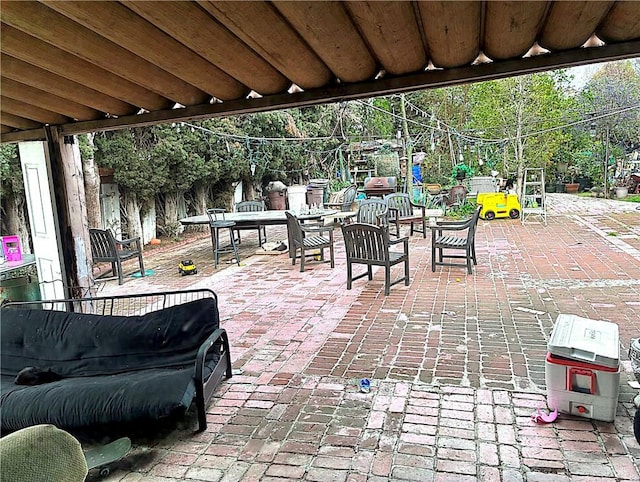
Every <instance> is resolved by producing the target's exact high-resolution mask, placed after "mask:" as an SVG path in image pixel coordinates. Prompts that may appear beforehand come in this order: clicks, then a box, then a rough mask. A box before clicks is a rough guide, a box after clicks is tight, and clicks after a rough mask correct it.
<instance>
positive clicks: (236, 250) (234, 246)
mask: <svg viewBox="0 0 640 482" xmlns="http://www.w3.org/2000/svg"><path fill="white" fill-rule="evenodd" d="M229 237H230V238H231V248H232V249H233V254H234V256H235V257H236V263H238V266H240V255H239V254H238V247H237V246H236V238H235V237H234V236H233V229H230V230H229ZM238 239H240V231H238Z"/></svg>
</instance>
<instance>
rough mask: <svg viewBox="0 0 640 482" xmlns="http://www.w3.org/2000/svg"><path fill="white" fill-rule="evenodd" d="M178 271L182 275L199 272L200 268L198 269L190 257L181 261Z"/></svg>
mask: <svg viewBox="0 0 640 482" xmlns="http://www.w3.org/2000/svg"><path fill="white" fill-rule="evenodd" d="M178 273H180V274H181V275H182V276H184V275H186V274H198V270H197V269H196V265H195V264H194V263H193V261H191V260H190V259H183V260H182V261H180V264H179V265H178Z"/></svg>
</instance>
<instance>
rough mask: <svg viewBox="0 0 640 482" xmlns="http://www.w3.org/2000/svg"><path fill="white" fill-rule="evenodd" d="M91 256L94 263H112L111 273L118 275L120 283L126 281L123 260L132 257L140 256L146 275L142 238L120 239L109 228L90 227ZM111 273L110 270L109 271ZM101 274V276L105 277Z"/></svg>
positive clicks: (139, 261)
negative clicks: (123, 272)
mask: <svg viewBox="0 0 640 482" xmlns="http://www.w3.org/2000/svg"><path fill="white" fill-rule="evenodd" d="M89 242H90V244H91V257H92V259H93V264H96V263H111V271H110V272H111V273H112V274H113V276H114V277H116V276H117V277H118V284H122V283H124V279H123V274H122V262H123V261H126V260H127V259H131V258H136V257H137V258H138V264H139V265H140V274H141V276H144V275H145V272H144V261H143V259H142V243H141V242H140V238H139V237H138V238H130V239H123V240H118V239H116V238H115V236H114V235H113V233H112V232H111V230H109V229H97V228H90V229H89ZM107 273H109V272H107ZM103 276H104V275H103ZM103 276H101V278H102V277H103Z"/></svg>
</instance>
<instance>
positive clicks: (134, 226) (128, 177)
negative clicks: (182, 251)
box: [94, 127, 168, 237]
mask: <svg viewBox="0 0 640 482" xmlns="http://www.w3.org/2000/svg"><path fill="white" fill-rule="evenodd" d="M94 142H95V145H96V147H97V150H96V156H95V158H96V162H98V165H100V166H101V167H110V168H113V169H114V179H115V181H116V183H117V184H118V185H119V186H120V187H121V188H123V191H124V192H123V198H124V204H125V212H126V217H127V235H128V237H136V236H141V237H142V235H143V232H142V222H141V206H144V205H145V203H147V202H148V201H149V200H153V199H154V196H155V195H156V194H157V193H158V192H159V190H160V188H161V187H162V186H163V185H164V184H165V182H166V178H167V172H168V169H167V165H166V162H165V163H163V160H162V159H160V160H154V159H152V157H151V153H150V151H151V148H152V147H153V135H152V131H151V129H149V128H145V127H140V128H135V129H123V130H119V131H114V132H102V133H98V134H96V136H95V139H94Z"/></svg>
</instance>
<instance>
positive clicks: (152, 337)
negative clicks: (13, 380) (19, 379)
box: [0, 298, 219, 377]
mask: <svg viewBox="0 0 640 482" xmlns="http://www.w3.org/2000/svg"><path fill="white" fill-rule="evenodd" d="M218 324H219V315H218V307H217V303H216V300H215V299H213V298H206V299H201V300H197V301H192V302H189V303H184V304H181V305H176V306H172V307H169V308H165V309H163V310H160V311H154V312H151V313H147V314H145V315H141V316H101V315H91V314H83V313H67V312H61V311H49V310H20V309H13V308H3V309H2V310H1V313H0V326H1V334H0V370H1V374H2V375H9V376H15V375H16V374H17V373H18V372H19V371H20V370H22V369H23V368H25V367H27V366H37V367H40V368H43V369H51V370H52V371H53V372H55V373H57V374H59V375H61V376H63V377H75V376H96V375H111V374H115V373H121V372H127V371H132V370H145V369H153V368H168V367H184V366H187V365H192V364H193V363H194V361H195V355H196V353H197V350H198V348H199V346H200V345H201V344H202V343H203V342H204V341H205V340H206V339H207V337H208V336H209V335H210V334H211V333H213V331H214V330H215V329H217V328H218Z"/></svg>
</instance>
